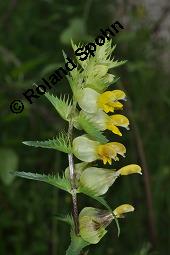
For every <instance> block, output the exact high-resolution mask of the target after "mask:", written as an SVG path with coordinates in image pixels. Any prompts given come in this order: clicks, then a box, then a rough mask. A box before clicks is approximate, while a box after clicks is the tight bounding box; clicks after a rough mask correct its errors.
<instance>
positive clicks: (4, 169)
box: [0, 148, 19, 185]
mask: <svg viewBox="0 0 170 255" xmlns="http://www.w3.org/2000/svg"><path fill="white" fill-rule="evenodd" d="M18 161H19V159H18V155H17V154H16V153H15V151H13V150H11V149H6V148H1V149H0V178H1V180H2V182H3V183H4V184H5V185H10V184H11V183H12V182H13V180H14V178H15V176H14V175H12V174H11V173H12V172H13V171H16V169H17V167H18Z"/></svg>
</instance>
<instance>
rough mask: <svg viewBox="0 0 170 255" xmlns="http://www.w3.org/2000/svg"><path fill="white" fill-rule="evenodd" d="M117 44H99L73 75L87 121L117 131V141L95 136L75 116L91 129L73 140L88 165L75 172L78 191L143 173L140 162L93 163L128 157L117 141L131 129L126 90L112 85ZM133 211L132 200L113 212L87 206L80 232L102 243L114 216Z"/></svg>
mask: <svg viewBox="0 0 170 255" xmlns="http://www.w3.org/2000/svg"><path fill="white" fill-rule="evenodd" d="M74 47H76V46H74ZM114 48H115V47H112V46H111V41H107V42H106V43H105V44H104V45H103V46H100V47H98V48H97V51H96V55H95V57H90V58H88V59H87V60H86V61H83V63H80V65H81V72H80V73H79V74H80V75H77V74H76V71H75V72H74V74H72V78H71V79H72V82H73V83H74V81H73V80H74V77H76V78H77V84H76V86H75V85H73V86H72V88H73V89H72V90H73V94H74V97H75V99H76V101H77V103H78V105H79V107H80V108H81V111H80V113H79V114H80V115H81V116H83V117H84V122H85V121H87V122H89V123H90V124H92V126H94V127H95V128H96V129H97V130H99V131H100V132H101V134H103V133H102V131H104V130H110V131H112V132H113V141H108V140H107V141H102V140H101V139H96V137H97V136H96V137H94V136H93V132H90V131H91V130H90V128H87V127H86V126H88V124H87V125H86V124H85V123H83V121H81V122H79V118H78V117H77V123H76V118H75V126H76V125H77V127H79V128H80V129H81V128H82V129H84V130H85V131H86V132H87V133H86V134H82V135H81V136H78V137H76V138H75V139H74V140H73V144H72V146H73V153H74V155H75V156H76V157H77V158H78V159H79V160H81V161H82V162H84V163H80V165H81V164H85V165H86V166H85V167H84V168H83V170H81V171H80V169H82V167H81V166H80V165H79V164H77V165H76V167H75V169H76V171H75V174H76V173H78V174H77V185H78V191H81V190H82V192H83V190H87V191H88V192H89V193H90V192H91V193H92V194H94V195H95V196H101V195H103V194H105V193H106V192H107V191H108V189H109V187H110V186H111V185H112V184H113V183H114V182H115V180H116V179H117V178H118V177H119V176H121V175H122V176H123V175H129V174H134V173H139V174H141V168H140V166H138V165H136V164H130V165H127V166H124V167H122V168H120V169H119V170H117V171H116V170H115V169H106V168H98V167H93V166H92V164H93V162H94V161H96V160H100V161H102V162H103V164H104V165H106V164H110V165H113V162H114V161H117V160H119V157H120V156H122V157H125V154H126V148H125V146H124V145H123V144H122V143H121V142H117V141H114V136H122V129H123V128H125V129H127V130H129V120H128V118H127V117H126V116H124V115H122V114H121V113H120V111H121V110H122V109H123V102H124V101H125V100H126V94H125V93H124V91H122V90H120V89H114V90H112V91H110V90H109V89H108V87H109V85H110V84H112V83H114V82H115V81H116V79H115V76H114V75H112V74H109V73H108V72H109V69H110V68H114V67H116V66H118V65H119V62H118V61H113V59H112V58H111V53H112V52H113V50H114ZM120 63H121V64H122V62H120ZM117 111H118V112H117ZM92 126H91V129H92ZM77 169H79V170H77ZM88 192H86V193H88ZM132 211H134V207H133V206H132V205H129V204H123V205H120V206H118V207H117V208H116V209H114V210H113V211H112V212H110V211H105V210H100V209H95V208H91V207H86V208H84V209H83V210H82V211H81V212H80V214H79V224H80V235H81V237H82V238H83V239H84V240H85V241H87V242H89V243H93V244H95V243H98V242H99V241H100V239H101V238H102V237H103V236H104V235H105V233H106V227H107V226H108V225H109V224H110V222H111V221H112V220H113V219H114V218H122V217H123V215H124V214H125V213H127V212H132Z"/></svg>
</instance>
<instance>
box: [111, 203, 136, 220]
mask: <svg viewBox="0 0 170 255" xmlns="http://www.w3.org/2000/svg"><path fill="white" fill-rule="evenodd" d="M134 210H135V208H134V207H133V206H132V205H129V204H123V205H120V206H118V207H117V208H116V209H115V210H114V211H113V213H114V215H115V216H116V218H122V217H123V216H124V215H123V214H124V213H128V212H133V211H134Z"/></svg>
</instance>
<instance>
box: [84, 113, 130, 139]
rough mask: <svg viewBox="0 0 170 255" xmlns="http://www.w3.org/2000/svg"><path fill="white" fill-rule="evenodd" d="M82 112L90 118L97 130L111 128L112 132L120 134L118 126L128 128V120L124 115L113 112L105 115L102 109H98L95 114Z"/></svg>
mask: <svg viewBox="0 0 170 255" xmlns="http://www.w3.org/2000/svg"><path fill="white" fill-rule="evenodd" d="M84 114H85V115H86V116H87V117H89V118H90V120H91V121H92V122H93V123H94V124H95V126H96V127H97V128H98V129H99V130H102V131H104V130H106V129H108V130H111V131H112V132H113V133H114V134H117V135H119V136H122V133H121V132H120V130H119V128H118V127H124V128H126V129H127V130H128V129H129V120H128V118H126V117H125V116H124V115H121V114H114V115H111V116H109V115H107V114H106V113H104V112H103V111H102V110H98V111H97V112H96V113H95V114H94V113H93V114H90V113H85V112H84Z"/></svg>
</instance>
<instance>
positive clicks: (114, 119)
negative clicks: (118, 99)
mask: <svg viewBox="0 0 170 255" xmlns="http://www.w3.org/2000/svg"><path fill="white" fill-rule="evenodd" d="M110 119H111V120H110V122H111V123H112V124H113V125H115V126H120V127H125V128H127V129H128V126H129V120H128V118H126V117H125V116H124V115H121V114H114V115H112V116H110Z"/></svg>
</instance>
